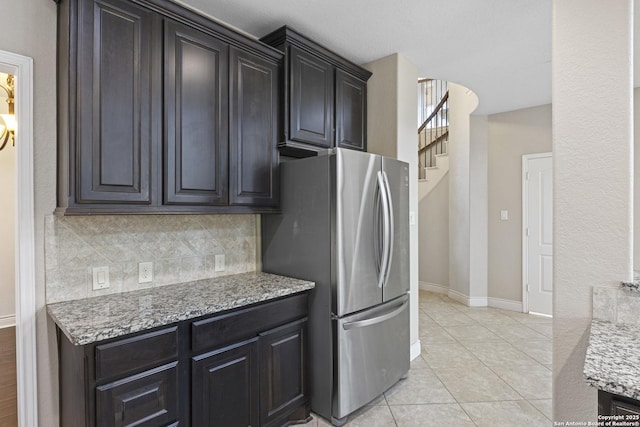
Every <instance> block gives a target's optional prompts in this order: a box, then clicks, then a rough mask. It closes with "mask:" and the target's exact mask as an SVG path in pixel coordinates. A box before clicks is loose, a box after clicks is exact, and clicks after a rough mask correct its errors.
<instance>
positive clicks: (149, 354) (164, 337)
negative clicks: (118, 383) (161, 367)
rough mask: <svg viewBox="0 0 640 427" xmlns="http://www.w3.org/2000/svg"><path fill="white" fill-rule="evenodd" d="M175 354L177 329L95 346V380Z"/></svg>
mask: <svg viewBox="0 0 640 427" xmlns="http://www.w3.org/2000/svg"><path fill="white" fill-rule="evenodd" d="M177 355H178V328H177V327H175V326H174V327H172V328H166V329H162V330H159V331H154V332H149V333H147V334H142V335H137V336H134V337H131V338H127V339H124V340H118V341H113V342H110V343H108V344H103V345H98V346H96V381H100V380H101V379H104V378H110V377H114V376H116V375H122V374H126V373H128V372H133V371H135V370H138V369H143V368H145V367H147V366H152V365H153V364H157V363H159V362H163V361H166V360H168V359H172V358H176V357H177Z"/></svg>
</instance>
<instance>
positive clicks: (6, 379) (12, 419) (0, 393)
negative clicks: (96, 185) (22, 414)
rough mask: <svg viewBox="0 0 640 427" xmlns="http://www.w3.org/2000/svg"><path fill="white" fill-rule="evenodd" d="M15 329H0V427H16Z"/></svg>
mask: <svg viewBox="0 0 640 427" xmlns="http://www.w3.org/2000/svg"><path fill="white" fill-rule="evenodd" d="M16 399H17V391H16V328H15V327H11V328H3V329H0V427H17V425H18V406H17V400H16Z"/></svg>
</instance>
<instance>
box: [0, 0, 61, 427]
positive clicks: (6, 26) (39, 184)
mask: <svg viewBox="0 0 640 427" xmlns="http://www.w3.org/2000/svg"><path fill="white" fill-rule="evenodd" d="M3 13H4V16H5V17H7V19H4V21H3V24H2V25H1V26H0V49H1V50H5V51H9V52H14V53H18V54H21V55H25V56H30V57H32V58H33V59H34V90H33V93H34V106H33V107H34V120H33V122H34V158H35V160H34V162H35V171H34V185H35V200H34V204H35V227H36V229H35V243H36V248H35V253H36V287H37V289H36V305H37V310H38V313H37V354H38V402H37V403H35V402H32V404H34V405H35V404H37V406H38V412H39V418H40V424H41V425H43V426H44V425H56V421H57V416H58V415H57V414H58V388H57V387H58V384H57V356H56V341H55V334H54V329H53V328H52V325H51V323H49V322H48V319H47V315H46V312H45V307H44V303H45V286H44V232H43V228H44V216H45V215H47V214H50V213H51V212H53V210H54V208H55V206H56V75H55V70H56V56H55V55H56V20H57V15H56V4H55V3H54V2H53V1H41V0H21V1H10V2H4V3H3ZM35 29H37V31H35Z"/></svg>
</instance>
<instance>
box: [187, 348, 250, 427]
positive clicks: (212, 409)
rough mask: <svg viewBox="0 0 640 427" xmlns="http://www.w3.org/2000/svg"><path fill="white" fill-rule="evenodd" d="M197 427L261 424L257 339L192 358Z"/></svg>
mask: <svg viewBox="0 0 640 427" xmlns="http://www.w3.org/2000/svg"><path fill="white" fill-rule="evenodd" d="M192 375H193V379H192V395H191V405H192V406H191V407H192V411H193V415H192V418H191V422H192V424H193V425H194V426H211V427H213V426H215V427H248V426H257V425H258V415H259V412H258V408H259V407H258V399H259V396H260V390H259V388H258V384H259V378H258V338H253V339H251V340H247V341H244V342H242V343H239V344H236V345H232V346H229V347H225V348H223V349H221V350H217V351H212V352H210V353H206V354H203V355H201V356H197V357H194V358H193V369H192Z"/></svg>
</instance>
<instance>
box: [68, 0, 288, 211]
mask: <svg viewBox="0 0 640 427" xmlns="http://www.w3.org/2000/svg"><path fill="white" fill-rule="evenodd" d="M230 55H232V56H230ZM283 57H284V55H283V54H282V53H281V52H278V51H277V50H276V49H273V48H272V47H269V46H267V45H265V44H263V43H261V42H259V41H256V40H254V39H251V38H249V37H247V36H245V35H242V34H239V33H238V32H236V31H233V30H231V29H229V28H226V27H224V26H223V25H220V24H218V23H216V22H213V21H211V20H210V19H207V18H206V17H203V16H202V15H199V14H197V13H195V12H193V11H191V10H188V9H185V8H183V7H181V6H180V5H177V4H175V3H173V2H171V1H168V0H136V1H135V2H133V1H125V0H66V1H63V2H60V3H59V4H58V82H57V87H58V207H59V208H58V211H59V212H62V213H65V214H96V213H98V214H111V213H250V212H254V213H257V212H273V211H276V210H278V202H279V199H278V187H279V182H278V179H279V175H278V170H277V169H278V162H279V158H278V155H279V153H278V149H277V144H278V136H279V134H280V131H279V128H280V126H281V121H282V120H281V114H282V113H281V111H282V110H281V108H280V100H281V98H280V86H281V84H282V72H283V67H282V62H283Z"/></svg>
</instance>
